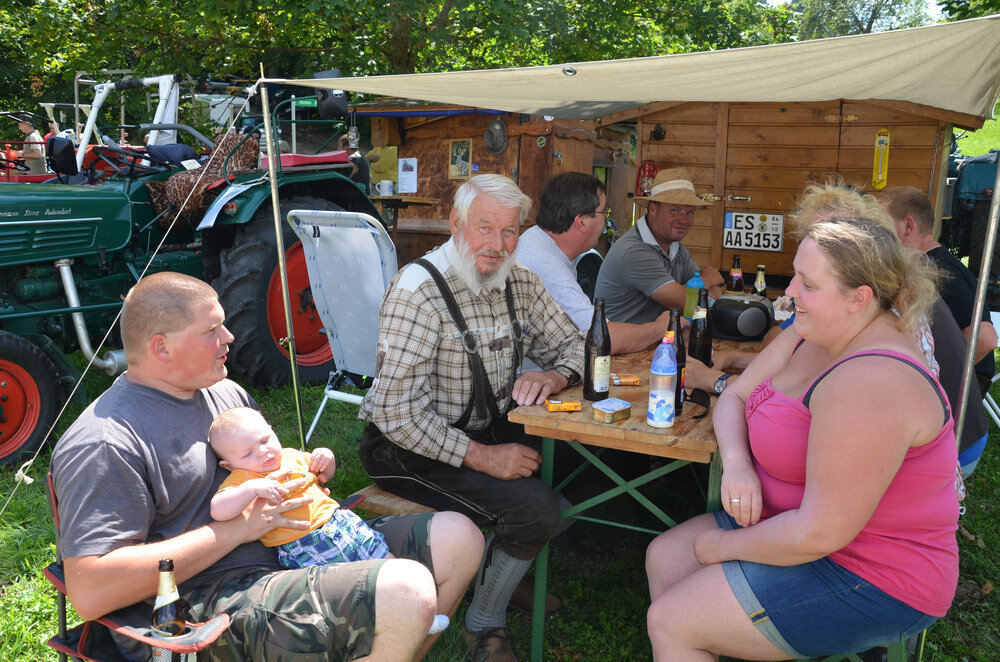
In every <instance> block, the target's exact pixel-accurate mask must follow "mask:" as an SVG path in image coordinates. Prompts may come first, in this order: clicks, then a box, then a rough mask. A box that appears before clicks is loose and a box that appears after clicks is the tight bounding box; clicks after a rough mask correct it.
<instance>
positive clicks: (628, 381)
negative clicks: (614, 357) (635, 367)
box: [611, 372, 639, 386]
mask: <svg viewBox="0 0 1000 662" xmlns="http://www.w3.org/2000/svg"><path fill="white" fill-rule="evenodd" d="M611 383H612V384H614V385H615V386H638V385H639V375H636V374H635V373H632V372H621V373H618V372H613V373H611Z"/></svg>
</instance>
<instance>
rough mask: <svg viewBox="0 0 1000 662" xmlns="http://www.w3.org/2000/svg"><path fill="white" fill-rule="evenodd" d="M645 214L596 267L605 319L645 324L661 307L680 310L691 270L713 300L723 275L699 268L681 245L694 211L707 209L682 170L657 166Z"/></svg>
mask: <svg viewBox="0 0 1000 662" xmlns="http://www.w3.org/2000/svg"><path fill="white" fill-rule="evenodd" d="M636 199H637V200H644V201H646V202H648V203H649V205H648V206H647V208H646V215H645V216H643V217H642V218H640V219H639V220H638V221H636V223H635V225H634V226H633V227H632V229H630V230H629V231H628V232H626V233H625V234H624V235H622V238H621V239H619V240H618V241H616V242H615V243H614V244H613V245H612V246H611V250H610V251H608V255H607V257H606V258H605V260H604V264H602V265H601V272H600V274H599V275H598V277H597V289H596V291H595V292H594V296H595V297H598V298H601V299H604V301H605V311H606V312H607V316H608V319H609V320H611V321H615V322H629V323H631V324H645V323H648V322H652V321H653V320H655V319H656V318H658V317H659V316H660V315H662V314H663V312H664V311H665V310H666V311H668V310H670V309H671V308H683V307H684V299H685V297H686V295H687V292H686V290H685V283H687V281H688V280H689V279H691V277H692V276H694V274H695V272H696V271H700V272H701V277H702V280H704V281H705V285H706V286H707V287H708V288H709V294H712V295H713V296H714V297H716V298H718V296H719V294H721V292H720V291H719V290H716V291H715V292H714V293H713V291H712V290H713V288H719V287H720V286H721V285H722V283H723V278H722V274H720V273H719V270H718V269H715V268H714V267H708V266H706V267H702V268H701V269H699V268H698V265H697V264H695V261H694V259H693V258H692V257H691V254H690V253H688V251H687V249H686V248H684V246H682V245H681V240H682V239H684V237H685V236H686V235H687V233H688V231H689V230H690V229H691V226H692V225H693V224H694V211H695V209H697V208H698V207H707V206H708V205H709V203H708V202H705V201H704V200H702V199H701V198H699V197H698V196H697V195H695V192H694V184H692V183H691V180H690V179H689V178H688V175H687V173H686V172H685V171H684V170H683V169H682V168H670V169H666V170H661V171H660V172H659V173H657V175H656V179H655V180H654V182H653V188H652V191H651V192H650V195H649V197H644V198H636Z"/></svg>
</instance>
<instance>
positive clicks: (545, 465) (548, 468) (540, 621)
mask: <svg viewBox="0 0 1000 662" xmlns="http://www.w3.org/2000/svg"><path fill="white" fill-rule="evenodd" d="M554 453H555V441H553V440H552V439H551V438H550V437H543V438H542V467H541V478H542V482H544V483H545V484H546V485H549V486H551V485H552V456H553V455H554ZM548 573H549V545H548V543H546V544H545V547H542V551H540V552H539V553H538V556H536V557H535V596H534V601H533V602H532V605H531V662H542V646H543V644H544V643H545V592H546V590H547V584H548Z"/></svg>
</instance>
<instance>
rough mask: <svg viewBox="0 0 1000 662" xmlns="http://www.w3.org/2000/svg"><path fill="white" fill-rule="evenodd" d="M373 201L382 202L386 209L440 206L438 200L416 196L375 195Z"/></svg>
mask: <svg viewBox="0 0 1000 662" xmlns="http://www.w3.org/2000/svg"><path fill="white" fill-rule="evenodd" d="M371 199H372V200H374V201H375V202H381V203H382V204H384V205H385V206H386V207H407V206H409V205H436V204H440V202H441V201H440V200H438V199H437V198H421V197H418V196H415V195H373V196H371Z"/></svg>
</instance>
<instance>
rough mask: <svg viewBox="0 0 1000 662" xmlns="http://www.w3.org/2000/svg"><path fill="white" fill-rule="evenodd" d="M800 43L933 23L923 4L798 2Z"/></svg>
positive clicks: (908, 0)
mask: <svg viewBox="0 0 1000 662" xmlns="http://www.w3.org/2000/svg"><path fill="white" fill-rule="evenodd" d="M792 8H793V9H794V10H795V11H797V12H799V17H798V31H799V32H798V36H799V39H800V40H805V39H822V38H824V37H840V36H843V35H851V34H867V33H870V32H883V31H885V30H895V29H898V28H912V27H916V26H918V25H924V24H926V23H928V22H930V16H928V15H927V12H926V10H925V1H924V0H796V2H793V3H792Z"/></svg>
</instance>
